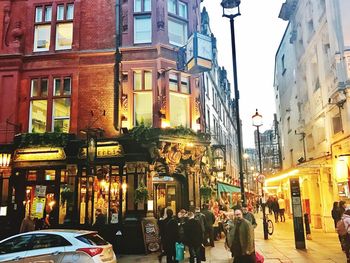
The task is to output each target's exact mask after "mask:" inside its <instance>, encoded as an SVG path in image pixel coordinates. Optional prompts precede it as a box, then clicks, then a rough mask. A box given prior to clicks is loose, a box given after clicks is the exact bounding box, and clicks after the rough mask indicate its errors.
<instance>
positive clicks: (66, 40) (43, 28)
mask: <svg viewBox="0 0 350 263" xmlns="http://www.w3.org/2000/svg"><path fill="white" fill-rule="evenodd" d="M56 8H57V10H56V11H57V12H56V19H53V18H52V9H53V6H52V5H42V6H36V7H35V19H34V48H33V50H34V51H35V52H39V51H48V50H50V46H51V41H50V40H51V33H55V34H56V36H55V49H56V50H63V49H71V48H72V42H73V14H74V5H73V4H72V3H68V4H59V5H57V6H56Z"/></svg>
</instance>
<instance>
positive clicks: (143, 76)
mask: <svg viewBox="0 0 350 263" xmlns="http://www.w3.org/2000/svg"><path fill="white" fill-rule="evenodd" d="M133 79H134V80H133V90H134V125H135V126H139V125H141V124H144V125H146V126H152V122H153V117H152V116H153V97H152V72H151V71H147V70H134V72H133Z"/></svg>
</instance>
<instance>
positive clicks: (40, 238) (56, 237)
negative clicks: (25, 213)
mask: <svg viewBox="0 0 350 263" xmlns="http://www.w3.org/2000/svg"><path fill="white" fill-rule="evenodd" d="M0 262H16V263H30V262H55V263H102V262H103V263H116V262H117V259H116V256H115V254H114V252H113V248H112V245H111V244H109V243H108V242H107V241H105V240H104V239H103V238H101V237H100V236H99V235H98V234H97V232H95V231H87V230H66V229H47V230H39V231H32V232H26V233H21V234H18V235H15V236H12V237H9V238H6V239H4V240H2V241H0Z"/></svg>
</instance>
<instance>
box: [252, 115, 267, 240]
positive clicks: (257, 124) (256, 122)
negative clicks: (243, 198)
mask: <svg viewBox="0 0 350 263" xmlns="http://www.w3.org/2000/svg"><path fill="white" fill-rule="evenodd" d="M252 121H253V126H255V127H256V132H257V135H256V136H257V137H258V138H257V139H258V153H259V173H260V174H259V176H258V178H257V180H259V181H260V183H261V197H262V200H261V208H262V212H263V229H264V239H265V240H266V239H268V238H269V234H268V231H267V221H266V213H265V205H266V203H265V200H264V199H265V198H264V182H263V176H262V165H261V149H260V131H259V127H260V126H262V125H263V122H262V115H260V114H259V112H258V109H256V112H255V114H254V115H253V116H252ZM259 178H261V179H259Z"/></svg>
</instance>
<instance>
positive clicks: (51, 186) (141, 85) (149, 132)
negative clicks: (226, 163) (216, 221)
mask: <svg viewBox="0 0 350 263" xmlns="http://www.w3.org/2000/svg"><path fill="white" fill-rule="evenodd" d="M0 9H1V10H2V11H3V12H1V15H0V20H1V21H3V25H4V26H3V27H1V29H0V36H1V46H0V94H1V96H0V100H2V101H1V104H0V127H1V128H0V129H1V130H0V143H2V145H1V149H0V150H1V153H0V154H1V156H2V160H3V161H2V163H1V168H0V169H1V177H0V186H1V187H0V188H1V191H0V195H1V199H0V200H1V207H6V209H5V210H6V211H5V210H4V209H2V210H1V213H0V218H1V219H3V218H8V219H11V220H12V219H13V221H12V222H11V223H12V224H11V226H10V228H11V229H10V230H9V231H10V232H12V233H13V232H16V231H18V227H19V225H20V221H21V220H22V218H23V217H24V216H26V215H29V214H32V215H35V217H37V218H39V219H40V218H41V217H44V216H45V215H49V216H50V220H51V223H52V226H56V227H65V226H67V227H69V226H70V227H72V226H73V227H86V226H89V225H92V224H93V223H94V221H95V213H94V212H95V210H96V209H97V208H99V209H102V211H103V213H104V214H105V215H106V223H107V224H108V225H117V228H119V227H121V228H122V227H123V225H124V226H125V228H124V230H122V231H124V232H123V238H125V239H124V241H123V243H124V244H125V248H127V247H129V248H130V249H134V252H138V251H143V250H144V246H143V244H141V243H143V241H142V234H141V233H142V231H141V226H140V220H141V219H142V218H143V217H144V216H145V215H146V212H147V211H148V210H150V211H151V212H153V214H154V215H156V213H158V212H159V209H160V208H161V207H164V206H171V207H172V208H173V209H174V211H178V210H180V209H181V208H185V209H189V208H190V207H194V206H199V205H200V193H199V186H200V185H201V176H200V174H201V169H202V168H201V165H200V164H201V159H202V157H203V155H204V153H205V152H206V149H207V148H206V147H207V145H208V144H209V141H208V138H207V137H206V136H205V135H204V134H202V133H196V132H197V131H199V132H201V131H204V125H203V121H202V119H203V118H204V117H203V114H202V105H201V100H200V81H201V79H200V77H199V74H190V73H188V72H187V71H185V70H184V67H183V64H184V62H181V59H182V60H183V57H182V56H180V55H179V54H180V52H179V49H180V48H181V47H183V46H185V45H186V44H187V40H188V38H189V37H190V36H191V35H192V34H193V33H194V32H199V31H200V19H201V17H200V1H199V0H184V1H178V0H168V1H155V0H134V1H124V0H123V1H109V2H105V1H94V2H93V3H90V2H89V3H88V2H86V1H63V2H62V1H50V2H47V3H44V4H43V3H42V2H39V1H36V0H33V1H24V2H23V1H20V2H13V1H1V3H0ZM24 25H25V26H24ZM207 60H208V61H209V62H207V64H208V63H209V64H210V58H209V59H208V58H207V59H204V61H207ZM181 65H182V66H181ZM162 128H168V129H162ZM171 128H173V129H171ZM144 189H146V192H147V194H145V193H146V192H145V191H143V190H144ZM38 207H44V209H42V210H41V209H39V208H38ZM36 208H38V209H36ZM127 222H129V225H126V224H127ZM130 222H131V223H130ZM133 222H138V223H137V225H133ZM135 229H136V230H135ZM128 237H130V238H128ZM135 240H136V241H137V242H135ZM140 240H141V241H140ZM139 241H140V242H139ZM140 244H141V245H140Z"/></svg>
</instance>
